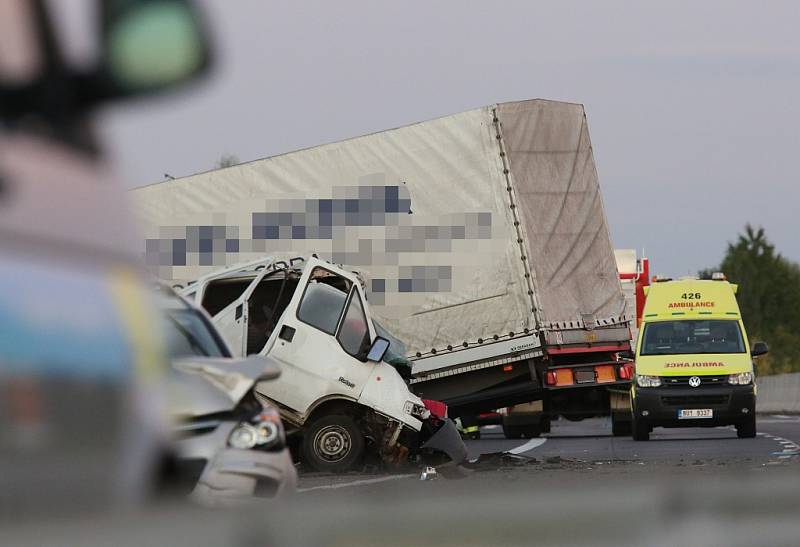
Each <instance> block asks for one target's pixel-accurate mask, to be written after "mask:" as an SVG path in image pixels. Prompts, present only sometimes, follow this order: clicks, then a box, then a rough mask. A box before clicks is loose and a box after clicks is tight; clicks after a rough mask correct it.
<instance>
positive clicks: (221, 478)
mask: <svg viewBox="0 0 800 547" xmlns="http://www.w3.org/2000/svg"><path fill="white" fill-rule="evenodd" d="M159 295H160V298H159V300H158V301H159V304H160V306H159V307H160V309H161V312H162V316H163V327H162V332H163V333H164V334H165V339H166V342H167V352H168V354H169V356H170V358H171V359H172V371H171V373H170V378H169V380H170V381H169V386H170V390H169V396H170V411H171V414H172V416H173V420H174V422H175V432H176V437H177V440H176V452H177V454H176V455H177V457H178V466H177V467H178V478H179V479H180V480H179V482H180V483H181V484H183V485H185V486H188V488H190V489H191V491H192V495H193V496H194V497H195V498H196V499H198V500H199V501H201V502H203V503H207V504H217V503H218V502H220V501H222V502H227V501H232V500H240V499H243V498H247V497H250V496H253V495H255V496H259V497H273V496H280V495H283V494H287V493H291V492H294V490H295V489H296V487H297V471H296V470H295V467H294V464H293V462H292V457H291V454H290V452H289V449H288V448H287V446H286V434H285V432H284V429H283V424H282V423H281V419H280V415H279V414H278V411H277V410H276V409H275V407H273V406H272V405H270V404H268V403H265V402H263V401H259V400H257V399H256V398H255V395H254V393H253V388H254V387H255V384H256V382H263V381H272V380H274V379H275V378H277V377H279V376H280V369H279V368H278V367H277V366H276V365H275V364H274V363H269V362H267V360H265V359H263V358H260V357H258V356H252V357H249V358H241V357H238V358H237V357H234V356H233V355H232V353H231V351H230V349H229V348H228V345H227V343H226V342H225V341H224V339H223V338H222V337H221V336H220V335H219V333H218V332H217V331H216V329H215V328H214V326H213V324H212V323H211V321H210V320H209V318H208V315H207V314H206V313H205V312H204V311H202V310H200V309H197V308H195V307H194V306H192V305H191V304H190V303H189V302H187V301H186V300H185V299H183V298H181V297H179V296H178V295H176V294H175V293H174V292H173V291H172V290H171V289H169V288H161V289H160V290H159Z"/></svg>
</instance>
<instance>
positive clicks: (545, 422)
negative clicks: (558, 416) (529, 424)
mask: <svg viewBox="0 0 800 547" xmlns="http://www.w3.org/2000/svg"><path fill="white" fill-rule="evenodd" d="M539 429H541V430H542V433H550V418H549V417H544V416H542V421H541V422H539Z"/></svg>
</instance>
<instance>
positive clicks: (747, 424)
mask: <svg viewBox="0 0 800 547" xmlns="http://www.w3.org/2000/svg"><path fill="white" fill-rule="evenodd" d="M736 436H737V437H739V438H740V439H752V438H753V437H755V436H756V415H755V414H750V416H748V417H747V418H745V419H744V420H742V421H741V422H739V423H738V424H736Z"/></svg>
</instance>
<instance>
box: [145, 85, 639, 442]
mask: <svg viewBox="0 0 800 547" xmlns="http://www.w3.org/2000/svg"><path fill="white" fill-rule="evenodd" d="M132 198H133V200H134V202H135V207H136V210H137V211H138V214H139V217H140V220H141V222H142V224H143V226H144V229H145V230H146V232H145V238H146V241H144V242H143V244H142V252H143V254H144V256H145V260H146V262H147V264H148V265H149V267H150V268H151V269H152V270H153V272H154V273H156V275H158V277H160V278H162V279H165V280H168V281H170V282H173V283H175V284H185V283H186V282H189V281H191V280H194V279H197V278H198V277H200V276H202V275H204V274H206V273H208V272H211V271H214V270H217V269H219V268H221V267H225V266H229V265H231V264H235V263H239V262H244V261H248V260H253V259H256V258H258V257H262V256H264V255H267V254H269V255H272V256H285V257H290V256H297V255H304V254H311V253H317V254H318V255H319V256H320V257H322V258H325V259H327V260H330V261H332V262H334V263H338V264H343V265H345V266H346V267H348V268H352V269H357V270H359V272H360V273H361V274H362V275H363V276H365V278H366V285H367V286H366V293H367V295H368V298H369V301H370V305H371V307H372V310H373V313H374V315H375V317H376V318H377V319H378V321H379V322H380V323H381V324H382V325H383V326H384V327H386V329H387V330H388V331H390V332H391V333H393V334H394V335H395V336H397V337H398V338H399V339H401V340H403V341H404V342H405V343H406V347H407V353H406V355H407V356H408V358H409V359H410V360H411V361H412V364H413V375H414V378H413V379H412V382H413V387H414V390H415V391H416V392H417V393H418V394H420V395H421V396H422V397H425V398H431V399H437V400H443V401H445V402H447V403H448V404H449V405H450V409H451V415H459V414H461V415H469V414H471V413H477V412H480V411H483V410H489V409H494V408H499V407H504V406H509V405H514V404H518V403H523V402H529V401H534V400H541V401H542V402H543V404H542V408H543V411H544V414H543V415H542V416H543V417H544V419H545V420H546V419H547V417H548V416H550V415H556V414H561V415H564V416H566V417H568V418H575V419H580V418H584V417H588V416H593V415H598V414H607V413H608V412H609V410H610V408H611V403H610V399H611V397H610V395H609V388H612V390H613V389H614V388H617V389H618V390H623V391H624V390H625V389H626V385H627V384H628V382H629V378H630V372H631V371H630V368H629V367H626V366H625V363H624V362H622V361H620V360H618V359H617V353H618V352H621V351H627V350H629V348H630V329H629V318H628V317H626V315H625V311H624V310H625V301H624V297H623V295H622V292H621V290H620V283H619V279H618V275H617V269H616V265H615V261H614V253H613V249H612V246H611V242H610V237H609V232H608V227H607V223H606V216H605V212H604V209H603V202H602V197H601V194H600V187H599V183H598V177H597V172H596V169H595V164H594V158H593V154H592V146H591V142H590V140H589V132H588V127H587V123H586V117H585V114H584V110H583V107H582V106H581V105H578V104H569V103H561V102H554V101H546V100H530V101H521V102H511V103H502V104H496V105H492V106H487V107H482V108H476V109H474V110H470V111H467V112H463V113H460V114H455V115H451V116H446V117H444V118H439V119H435V120H430V121H426V122H422V123H417V124H414V125H409V126H406V127H401V128H397V129H392V130H388V131H382V132H379V133H375V134H371V135H366V136H362V137H358V138H354V139H350V140H346V141H342V142H337V143H332V144H326V145H321V146H317V147H314V148H309V149H306V150H300V151H297V152H292V153H288V154H283V155H280V156H275V157H270V158H265V159H260V160H256V161H252V162H248V163H244V164H241V165H237V166H234V167H229V168H225V169H219V170H214V171H209V172H206V173H200V174H197V175H193V176H189V177H185V178H179V179H175V180H169V181H164V182H161V183H156V184H152V185H150V186H146V187H142V188H138V189H136V190H134V191H132ZM619 417H620V418H621V419H623V418H627V417H628V414H626V413H624V412H621V413H620V414H619ZM543 426H544V423H541V424H539V423H532V424H531V425H530V430H529V431H528V434H530V435H534V434H537V433H538V430H539V429H541V427H543Z"/></svg>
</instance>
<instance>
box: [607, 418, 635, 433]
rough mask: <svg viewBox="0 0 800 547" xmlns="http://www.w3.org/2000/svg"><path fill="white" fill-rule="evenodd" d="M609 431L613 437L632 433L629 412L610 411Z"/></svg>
mask: <svg viewBox="0 0 800 547" xmlns="http://www.w3.org/2000/svg"><path fill="white" fill-rule="evenodd" d="M611 433H612V434H613V435H614V436H615V437H627V436H628V435H630V434H631V433H632V427H631V419H630V414H628V415H623V414H621V413H619V412H612V413H611Z"/></svg>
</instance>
